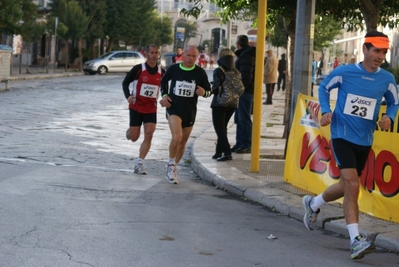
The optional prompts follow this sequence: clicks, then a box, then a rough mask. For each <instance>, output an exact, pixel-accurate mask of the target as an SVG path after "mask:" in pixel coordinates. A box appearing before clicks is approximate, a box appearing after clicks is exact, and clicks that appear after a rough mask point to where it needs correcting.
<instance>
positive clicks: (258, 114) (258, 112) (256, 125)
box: [249, 0, 267, 172]
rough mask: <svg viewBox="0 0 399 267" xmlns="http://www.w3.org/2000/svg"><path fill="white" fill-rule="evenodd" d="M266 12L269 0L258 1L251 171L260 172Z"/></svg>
mask: <svg viewBox="0 0 399 267" xmlns="http://www.w3.org/2000/svg"><path fill="white" fill-rule="evenodd" d="M266 12H267V0H266V1H258V14H259V15H258V16H259V17H258V25H259V26H258V31H257V36H258V37H257V40H256V57H255V65H256V68H255V91H254V108H253V125H252V141H251V164H250V166H249V171H250V172H259V154H260V128H261V127H260V125H261V122H262V87H263V71H264V65H263V59H264V57H265V37H266Z"/></svg>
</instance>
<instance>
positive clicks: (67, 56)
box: [65, 40, 69, 72]
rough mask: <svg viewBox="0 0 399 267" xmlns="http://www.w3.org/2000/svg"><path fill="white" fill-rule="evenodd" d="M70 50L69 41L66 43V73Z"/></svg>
mask: <svg viewBox="0 0 399 267" xmlns="http://www.w3.org/2000/svg"><path fill="white" fill-rule="evenodd" d="M68 49H69V43H68V40H66V42H65V72H66V71H67V70H68V61H69V55H68V54H69V53H68Z"/></svg>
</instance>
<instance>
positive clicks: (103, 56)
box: [99, 52, 113, 58]
mask: <svg viewBox="0 0 399 267" xmlns="http://www.w3.org/2000/svg"><path fill="white" fill-rule="evenodd" d="M111 54H113V53H111V52H108V53H105V54H104V55H101V56H100V57H99V58H106V57H108V56H109V55H111Z"/></svg>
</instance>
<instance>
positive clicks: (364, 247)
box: [351, 235, 375, 260]
mask: <svg viewBox="0 0 399 267" xmlns="http://www.w3.org/2000/svg"><path fill="white" fill-rule="evenodd" d="M374 251H375V245H374V243H373V242H372V241H368V240H367V238H366V237H363V236H360V235H359V236H358V237H356V238H355V241H354V242H353V243H352V245H351V258H352V260H358V259H361V258H363V257H364V255H366V254H369V253H372V252H374Z"/></svg>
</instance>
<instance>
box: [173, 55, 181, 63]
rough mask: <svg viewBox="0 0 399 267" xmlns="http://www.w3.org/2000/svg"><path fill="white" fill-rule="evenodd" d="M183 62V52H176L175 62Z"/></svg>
mask: <svg viewBox="0 0 399 267" xmlns="http://www.w3.org/2000/svg"><path fill="white" fill-rule="evenodd" d="M181 62H183V54H181V55H178V54H175V55H174V56H173V63H175V64H179V63H181Z"/></svg>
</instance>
